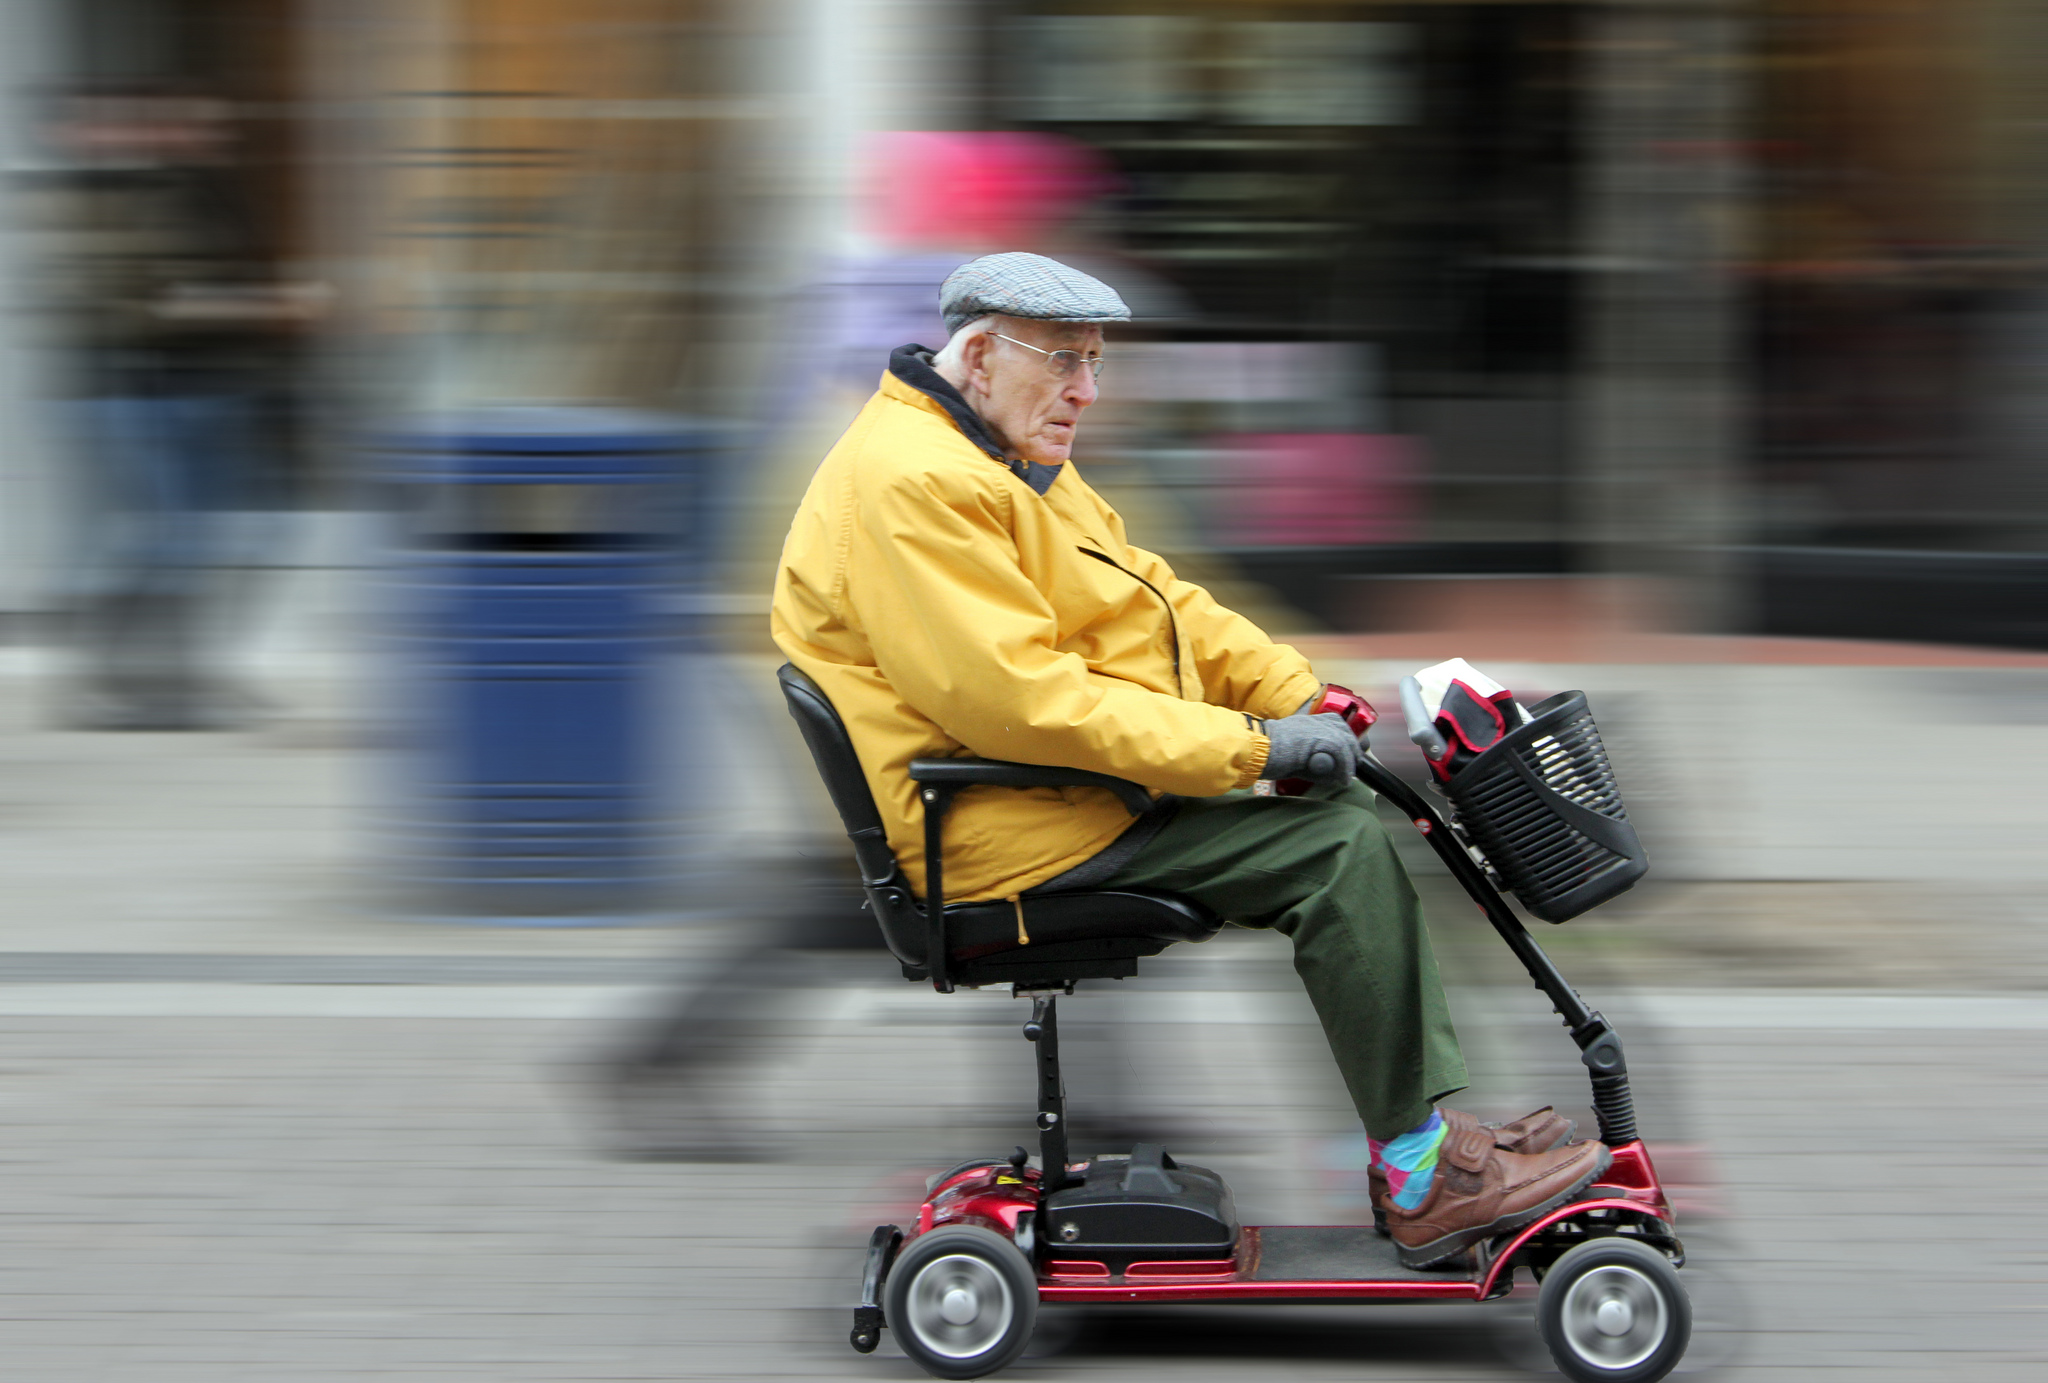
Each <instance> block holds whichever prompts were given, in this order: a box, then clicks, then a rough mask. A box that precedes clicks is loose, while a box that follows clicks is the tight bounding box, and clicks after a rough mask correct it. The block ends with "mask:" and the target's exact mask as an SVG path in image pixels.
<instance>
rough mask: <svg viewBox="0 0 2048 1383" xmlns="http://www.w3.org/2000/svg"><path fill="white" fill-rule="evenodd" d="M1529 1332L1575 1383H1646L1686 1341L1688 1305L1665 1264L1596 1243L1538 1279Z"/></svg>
mask: <svg viewBox="0 0 2048 1383" xmlns="http://www.w3.org/2000/svg"><path fill="white" fill-rule="evenodd" d="M1536 1324H1537V1327H1538V1329H1540V1330H1541V1331H1542V1333H1543V1343H1544V1344H1545V1345H1547V1346H1549V1347H1550V1357H1551V1358H1552V1359H1553V1360H1555V1361H1556V1362H1557V1367H1558V1368H1559V1369H1560V1370H1562V1371H1563V1373H1564V1375H1565V1377H1567V1378H1570V1379H1573V1380H1576V1383H1652V1381H1653V1380H1655V1379H1659V1378H1662V1377H1663V1376H1664V1375H1665V1374H1667V1373H1669V1372H1671V1370H1672V1368H1673V1367H1674V1366H1675V1365H1676V1364H1677V1363H1678V1361H1679V1359H1681V1358H1682V1357H1684V1354H1685V1346H1686V1341H1687V1340H1689V1339H1690V1338H1691V1337H1692V1304H1691V1303H1690V1302H1689V1301H1687V1300H1686V1296H1685V1288H1684V1287H1682V1286H1680V1285H1679V1282H1678V1272H1677V1270H1676V1269H1675V1268H1673V1267H1672V1266H1671V1262H1670V1260H1669V1259H1667V1258H1665V1257H1664V1255H1663V1254H1661V1253H1659V1252H1657V1251H1656V1250H1655V1249H1653V1248H1651V1247H1650V1246H1649V1245H1647V1244H1640V1243H1636V1242H1635V1241H1633V1240H1629V1239H1595V1240H1593V1241H1592V1242H1591V1243H1586V1244H1580V1245H1579V1246H1578V1247H1576V1248H1574V1249H1572V1250H1570V1251H1569V1252H1567V1253H1565V1254H1563V1255H1561V1256H1560V1257H1559V1258H1558V1260H1557V1261H1556V1262H1555V1263H1552V1264H1551V1265H1550V1270H1549V1271H1548V1272H1546V1273H1544V1275H1543V1289H1542V1291H1541V1292H1540V1293H1539V1294H1538V1295H1537V1298H1536Z"/></svg>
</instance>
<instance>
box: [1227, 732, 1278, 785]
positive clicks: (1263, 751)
mask: <svg viewBox="0 0 2048 1383" xmlns="http://www.w3.org/2000/svg"><path fill="white" fill-rule="evenodd" d="M1252 741H1253V743H1252V761H1251V763H1250V765H1248V766H1247V767H1246V768H1245V770H1244V772H1242V773H1240V774H1238V776H1237V781H1236V782H1234V783H1232V784H1231V785H1230V790H1231V791H1232V792H1237V791H1239V790H1241V789H1243V788H1248V787H1250V786H1251V785H1252V784H1253V783H1256V782H1258V781H1259V779H1261V778H1263V777H1264V776H1265V774H1266V759H1267V758H1268V757H1269V756H1270V755H1271V754H1272V752H1273V741H1271V740H1269V739H1267V738H1266V737H1265V736H1264V735H1260V734H1254V735H1253V736H1252Z"/></svg>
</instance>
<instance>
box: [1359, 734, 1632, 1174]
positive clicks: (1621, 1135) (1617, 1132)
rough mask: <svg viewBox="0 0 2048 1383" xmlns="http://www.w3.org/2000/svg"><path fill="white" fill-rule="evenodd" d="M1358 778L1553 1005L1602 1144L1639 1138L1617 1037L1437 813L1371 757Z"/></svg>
mask: <svg viewBox="0 0 2048 1383" xmlns="http://www.w3.org/2000/svg"><path fill="white" fill-rule="evenodd" d="M1358 780H1359V781H1360V782H1362V783H1364V784H1365V785H1366V786H1367V787H1369V788H1371V789H1372V790H1373V791H1374V792H1376V793H1378V794H1379V795H1380V796H1382V797H1384V798H1386V799H1387V800H1388V801H1390V802H1392V803H1393V804H1394V805H1395V806H1396V807H1399V808H1400V809H1401V811H1402V812H1403V813H1404V814H1405V815H1406V816H1407V818H1408V820H1409V822H1410V823H1411V824H1412V825H1413V826H1414V827H1415V829H1416V830H1418V831H1420V832H1422V838H1423V839H1424V840H1427V841H1428V842H1429V845H1430V848H1431V849H1432V850H1434V851H1436V855H1437V858H1438V859H1440V860H1442V861H1443V862H1444V867H1445V868H1447V869H1449V870H1450V871H1451V877H1452V878H1454V879H1456V880H1457V881H1458V883H1459V884H1460V885H1462V886H1463V887H1464V890H1465V892H1466V893H1468V894H1470V895H1471V898H1472V901H1473V902H1475V903H1477V904H1478V905H1479V910H1480V911H1481V912H1483V913H1485V914H1486V920H1487V921H1488V922H1491V923H1492V924H1493V929H1494V930H1495V931H1496V932H1498V933H1500V938H1501V940H1503V941H1505V942H1507V944H1508V949H1509V950H1510V951H1513V952H1514V953H1515V958H1516V959H1517V960H1519V961H1521V962H1522V968H1523V969H1524V970H1527V971H1528V972H1529V978H1530V979H1531V980H1533V981H1535V983H1536V987H1537V988H1538V989H1540V990H1542V991H1543V993H1544V995H1545V996H1546V997H1548V998H1549V1000H1550V1005H1551V1007H1552V1008H1554V1009H1556V1010H1557V1012H1558V1014H1559V1016H1560V1017H1562V1018H1563V1019H1564V1025H1565V1027H1567V1028H1569V1029H1570V1030H1571V1034H1572V1041H1574V1042H1576V1043H1578V1045H1579V1060H1580V1061H1581V1062H1583V1063H1584V1064H1585V1067H1586V1071H1587V1074H1588V1075H1590V1076H1591V1077H1592V1081H1593V1113H1594V1115H1595V1116H1597V1117H1598V1118H1599V1120H1600V1141H1601V1142H1603V1143H1605V1144H1607V1145H1608V1146H1609V1147H1615V1146H1618V1145H1620V1144H1622V1143H1632V1142H1634V1141H1635V1139H1636V1137H1637V1134H1636V1115H1635V1101H1634V1099H1633V1098H1632V1097H1631V1096H1630V1094H1629V1089H1628V1062H1627V1060H1626V1059H1625V1058H1624V1057H1623V1055H1622V1051H1621V1038H1620V1037H1619V1036H1617V1035H1616V1033H1615V1031H1614V1026H1613V1025H1612V1024H1611V1023H1609V1022H1608V1021H1607V1020H1606V1018H1604V1017H1602V1016H1601V1015H1600V1013H1599V1012H1598V1011H1597V1010H1595V1009H1592V1008H1588V1007H1587V1006H1586V1001H1585V1000H1584V999H1582V998H1580V997H1579V991H1578V990H1576V989H1573V988H1572V986H1571V984H1570V982H1569V981H1567V980H1566V979H1565V977H1564V975H1563V973H1562V972H1561V971H1559V970H1558V968H1557V965H1556V964H1555V963H1554V962H1553V961H1552V960H1551V959H1550V957H1549V956H1548V955H1547V954H1545V953H1544V950H1543V948H1542V947H1541V946H1539V945H1537V944H1536V938H1535V937H1533V936H1530V935H1529V929H1528V928H1526V927H1524V926H1523V925H1522V919H1521V918H1519V917H1517V916H1515V914H1514V910H1513V909H1511V908H1510V907H1509V906H1508V901H1507V899H1505V898H1503V897H1502V896H1501V893H1500V890H1499V889H1498V888H1495V887H1494V884H1493V880H1492V879H1491V878H1490V877H1488V875H1487V872H1486V870H1485V869H1484V868H1483V867H1481V865H1480V864H1479V862H1478V861H1477V860H1475V859H1473V858H1472V856H1471V854H1470V853H1469V852H1468V851H1467V850H1466V848H1465V842H1464V841H1463V840H1462V839H1460V838H1459V836H1458V834H1457V833H1456V832H1455V831H1453V830H1452V829H1451V828H1450V825H1449V824H1448V823H1447V822H1446V821H1445V820H1444V818H1443V817H1442V815H1440V814H1439V813H1438V812H1437V810H1436V808H1434V807H1432V806H1431V805H1430V804H1429V803H1428V802H1427V801H1425V800H1424V799H1423V797H1422V794H1420V793H1418V792H1417V791H1415V789H1414V788H1411V787H1409V786H1408V785H1407V784H1406V783H1404V782H1402V781H1401V780H1400V779H1399V778H1397V777H1395V776H1394V773H1393V770H1391V769H1389V768H1388V767H1387V766H1386V765H1385V764H1383V763H1381V762H1380V761H1379V760H1378V759H1375V758H1373V757H1372V756H1371V755H1366V756H1365V757H1363V758H1361V759H1360V760H1359V763H1358Z"/></svg>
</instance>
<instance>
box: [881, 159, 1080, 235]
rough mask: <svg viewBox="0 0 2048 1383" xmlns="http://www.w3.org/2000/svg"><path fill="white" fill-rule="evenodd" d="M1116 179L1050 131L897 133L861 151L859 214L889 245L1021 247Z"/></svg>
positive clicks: (1068, 216) (1062, 219)
mask: <svg viewBox="0 0 2048 1383" xmlns="http://www.w3.org/2000/svg"><path fill="white" fill-rule="evenodd" d="M1117 186H1118V179H1117V176H1116V174H1115V172H1114V171H1113V170H1112V169H1111V168H1110V166H1109V164H1108V162H1107V160H1105V159H1104V158H1103V157H1102V155H1101V154H1099V153H1097V152H1095V150H1093V149H1091V148H1089V147H1088V146H1087V145H1085V144H1082V143H1080V142H1078V141H1076V140H1072V139H1065V138H1062V137H1060V136H1059V135H1052V134H1038V133H1034V132H1029V131H1022V132H1019V131H1004V130H997V131H981V130H968V131H955V130H897V131H892V132H889V133H886V134H882V135H878V136H876V138H875V142H874V144H873V146H872V148H871V151H870V165H869V170H868V197H869V201H868V212H869V217H870V222H871V225H872V228H873V229H874V231H875V232H876V233H877V234H878V235H880V236H881V237H882V238H883V239H884V240H886V241H888V242H889V243H891V244H894V245H898V246H936V245H943V246H946V247H948V248H955V249H965V248H969V247H982V248H985V249H1004V250H1010V249H1023V248H1026V247H1027V246H1029V245H1031V244H1033V243H1034V242H1035V241H1036V240H1037V239H1038V237H1039V236H1041V235H1043V234H1044V233H1045V232H1046V231H1048V230H1050V229H1052V228H1054V227H1056V226H1059V225H1061V224H1062V223H1064V222H1065V221H1066V220H1067V219H1068V218H1070V217H1072V216H1073V215H1074V214H1075V213H1076V212H1078V211H1079V210H1081V208H1082V207H1083V206H1085V205H1086V204H1087V203H1088V202H1089V201H1091V200H1093V199H1094V198H1096V197H1100V196H1103V195H1105V194H1107V193H1109V192H1112V191H1114V190H1115V189H1116V188H1117Z"/></svg>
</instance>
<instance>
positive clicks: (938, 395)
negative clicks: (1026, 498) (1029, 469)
mask: <svg viewBox="0 0 2048 1383" xmlns="http://www.w3.org/2000/svg"><path fill="white" fill-rule="evenodd" d="M889 373H890V374H892V375H894V376H896V378H898V379H900V380H902V381H903V382H904V383H905V384H908V385H909V386H910V387H911V388H913V389H915V390H917V391H918V392H919V393H921V394H923V395H925V396H926V397H928V398H930V399H931V400H932V401H933V402H935V403H937V404H938V405H939V407H941V408H943V409H945V410H946V414H947V416H948V417H950V418H952V420H953V423H954V425H955V426H957V427H958V428H959V429H960V431H961V433H962V434H964V435H965V436H966V438H967V440H968V441H970V442H972V443H974V445H976V446H978V447H980V448H981V449H982V450H983V451H985V452H987V453H988V454H989V455H990V456H993V457H994V458H995V459H996V460H998V461H1000V462H1002V463H1003V464H1004V465H1005V466H1008V467H1009V468H1010V469H1011V470H1017V469H1018V468H1019V467H1020V466H1021V465H1022V464H1023V463H1022V462H1019V461H1012V460H1011V459H1010V458H1009V457H1007V456H1005V455H1003V449H1002V448H1001V447H1000V446H998V445H997V444H996V439H995V438H994V437H992V436H991V435H989V430H988V424H987V423H985V422H983V421H982V420H981V415H980V414H979V413H976V412H975V411H974V410H973V409H972V408H969V407H968V406H967V400H966V399H964V398H962V397H960V391H959V390H958V389H955V388H954V387H953V385H952V382H951V381H950V380H948V379H947V378H946V377H945V376H944V375H942V374H940V373H939V372H938V371H937V370H934V369H933V368H932V353H931V351H930V350H929V349H927V348H926V347H924V346H898V347H897V348H896V349H895V350H893V351H891V352H889Z"/></svg>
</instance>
